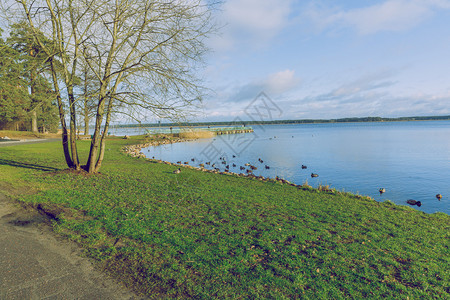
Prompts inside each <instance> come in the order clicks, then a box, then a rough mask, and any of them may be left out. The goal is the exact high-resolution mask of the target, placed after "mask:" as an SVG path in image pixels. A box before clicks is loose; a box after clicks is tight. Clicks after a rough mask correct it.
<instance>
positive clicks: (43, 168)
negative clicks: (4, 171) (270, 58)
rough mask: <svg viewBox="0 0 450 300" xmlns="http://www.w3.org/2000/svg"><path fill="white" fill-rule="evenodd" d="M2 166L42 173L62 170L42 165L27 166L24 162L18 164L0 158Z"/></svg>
mask: <svg viewBox="0 0 450 300" xmlns="http://www.w3.org/2000/svg"><path fill="white" fill-rule="evenodd" d="M0 165H8V166H12V167H17V168H25V169H33V170H40V171H46V172H50V171H59V170H60V169H58V168H53V167H47V166H41V165H36V164H27V163H23V162H18V161H13V160H8V159H1V158H0Z"/></svg>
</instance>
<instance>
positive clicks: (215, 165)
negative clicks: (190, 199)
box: [153, 155, 319, 178]
mask: <svg viewBox="0 0 450 300" xmlns="http://www.w3.org/2000/svg"><path fill="white" fill-rule="evenodd" d="M233 158H236V155H233ZM153 159H154V157H153ZM195 162H196V159H195V158H191V163H195ZM258 163H260V164H261V165H262V166H261V168H264V169H265V170H269V169H270V166H269V165H267V164H264V160H262V159H261V158H258ZM177 164H179V165H189V164H190V162H189V161H184V162H183V161H177ZM220 165H223V166H224V172H230V170H231V169H232V168H238V167H239V170H240V171H243V172H245V173H246V174H248V175H253V171H255V170H258V166H256V165H255V164H250V163H246V164H244V165H243V166H238V165H236V163H229V162H228V161H227V159H226V157H219V162H216V163H211V162H210V161H207V162H205V163H199V164H198V166H199V167H200V168H208V167H210V168H212V169H213V170H215V171H217V172H220V168H219V166H220ZM301 168H302V170H305V169H307V168H308V167H307V166H305V165H301ZM180 172H181V169H180V168H178V169H177V170H175V171H174V172H173V173H174V174H179V173H180ZM241 174H243V173H241ZM277 177H278V176H277ZM315 177H319V174H316V173H311V178H315Z"/></svg>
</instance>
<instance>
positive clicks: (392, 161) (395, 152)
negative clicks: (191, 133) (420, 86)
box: [142, 121, 450, 214]
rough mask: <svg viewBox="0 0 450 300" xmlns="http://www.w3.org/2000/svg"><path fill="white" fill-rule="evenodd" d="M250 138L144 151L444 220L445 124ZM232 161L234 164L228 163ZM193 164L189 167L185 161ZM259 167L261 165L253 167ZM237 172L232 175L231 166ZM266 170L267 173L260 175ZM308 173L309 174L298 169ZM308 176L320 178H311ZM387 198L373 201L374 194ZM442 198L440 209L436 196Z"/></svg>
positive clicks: (320, 128) (263, 131)
mask: <svg viewBox="0 0 450 300" xmlns="http://www.w3.org/2000/svg"><path fill="white" fill-rule="evenodd" d="M253 129H254V130H255V131H254V133H247V134H236V135H222V136H217V137H215V138H214V139H202V140H198V141H195V142H187V143H177V144H171V145H162V146H158V147H152V148H149V149H143V151H142V152H143V153H144V154H145V155H146V156H147V157H153V156H154V157H155V158H156V159H161V160H165V161H170V162H177V161H182V162H184V161H189V163H190V164H191V165H196V166H198V164H200V163H205V162H207V161H212V162H214V161H216V165H217V167H219V168H220V169H221V170H224V168H225V165H223V164H221V163H220V162H221V161H220V160H219V157H225V159H226V161H227V164H229V165H230V171H232V172H236V173H240V172H243V171H240V169H239V166H244V164H245V163H250V164H252V165H254V166H257V167H258V169H257V170H255V171H254V174H255V175H262V176H265V177H272V178H274V177H275V176H279V177H282V178H284V179H287V180H289V181H291V182H294V183H297V184H302V183H304V182H305V181H307V182H308V183H309V184H310V185H312V186H314V187H317V186H318V185H319V184H321V185H329V186H330V187H332V188H336V189H338V190H341V191H347V192H353V193H357V194H360V195H367V196H371V197H373V198H374V199H375V200H377V201H384V200H386V199H389V200H391V201H393V202H395V203H397V204H401V205H408V204H406V200H408V199H414V200H418V201H421V202H422V206H421V207H417V206H413V207H414V208H416V209H418V210H421V211H424V212H427V213H434V212H437V211H440V212H445V213H447V214H449V213H450V121H418V122H381V123H342V124H331V123H330V124H298V125H264V126H253ZM233 155H234V156H235V157H233ZM192 158H194V160H195V162H192V161H191V159H192ZM259 158H260V159H261V160H263V161H264V163H261V162H259V161H258V159H259ZM233 163H234V164H236V166H237V167H236V168H233V166H232V164H233ZM265 165H267V166H269V167H270V169H266V168H265ZM302 165H306V166H307V169H302V168H301V166H302ZM311 173H316V174H318V175H319V177H316V178H311ZM382 187H383V188H385V189H386V192H385V193H384V194H382V195H380V194H379V192H378V191H379V189H380V188H382ZM438 193H439V194H442V195H443V198H442V200H441V201H438V200H437V199H436V194H438Z"/></svg>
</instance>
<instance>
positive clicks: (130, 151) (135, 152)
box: [122, 137, 448, 215]
mask: <svg viewBox="0 0 450 300" xmlns="http://www.w3.org/2000/svg"><path fill="white" fill-rule="evenodd" d="M199 139H200V138H194V139H186V138H177V137H172V138H170V137H169V138H167V137H164V138H163V140H158V141H152V142H148V143H144V144H136V145H129V146H125V147H123V148H122V151H123V152H124V153H125V154H126V155H129V156H131V157H134V158H139V159H141V158H142V159H145V160H147V161H150V162H154V163H160V164H166V165H170V166H174V167H178V168H180V167H183V168H186V169H191V170H197V171H200V172H207V173H214V174H219V175H226V176H234V177H240V178H250V179H254V180H258V181H262V182H273V183H279V184H281V185H289V186H292V187H296V188H297V189H299V190H309V191H313V190H317V191H322V192H327V193H329V194H332V195H342V194H346V195H351V196H353V197H355V198H357V199H364V200H371V201H374V202H377V203H383V202H391V203H393V204H395V205H398V206H405V207H410V205H406V204H397V203H395V202H393V201H392V200H390V199H385V200H383V201H377V200H375V198H373V197H371V196H368V195H359V194H356V193H353V192H346V191H344V190H342V191H340V190H338V189H336V188H331V187H330V186H329V185H322V184H319V185H318V186H317V187H312V186H311V185H309V184H308V181H306V182H304V183H302V184H297V183H293V182H290V181H289V180H286V179H284V178H281V177H279V176H276V177H275V178H272V177H264V176H261V175H259V176H257V175H254V174H253V173H252V172H250V173H247V174H246V173H236V172H230V171H220V170H219V169H207V168H205V167H196V166H191V165H189V164H184V163H172V162H169V161H164V160H160V159H154V158H150V157H147V156H146V155H145V154H144V153H143V152H141V150H142V148H148V147H156V146H160V145H167V144H174V143H182V142H194V141H197V140H199ZM417 211H419V212H422V213H425V214H427V215H432V214H435V213H444V214H446V215H448V214H447V213H445V212H442V211H440V212H439V211H436V212H433V213H427V212H424V211H420V210H417Z"/></svg>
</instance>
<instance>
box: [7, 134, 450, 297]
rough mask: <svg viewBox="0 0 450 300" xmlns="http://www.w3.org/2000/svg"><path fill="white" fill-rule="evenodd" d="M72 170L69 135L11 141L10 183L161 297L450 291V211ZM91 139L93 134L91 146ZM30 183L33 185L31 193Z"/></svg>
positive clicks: (207, 179)
mask: <svg viewBox="0 0 450 300" xmlns="http://www.w3.org/2000/svg"><path fill="white" fill-rule="evenodd" d="M137 143H143V141H142V140H139V139H138V138H134V137H132V139H130V140H122V139H112V140H110V141H109V142H108V145H107V151H106V159H105V162H104V164H103V167H102V169H101V174H98V175H94V176H86V175H83V174H75V173H73V172H68V171H64V168H65V165H64V160H63V155H62V152H61V146H60V145H59V143H48V144H36V145H24V146H14V147H4V148H0V188H1V189H2V190H3V191H4V192H6V193H8V194H10V195H11V196H13V197H16V198H19V199H20V201H22V202H24V203H28V204H30V205H34V207H39V208H40V209H41V210H43V211H46V212H47V213H48V214H49V215H52V216H53V217H54V218H55V220H54V222H53V225H54V228H55V230H56V231H58V232H59V233H61V234H63V235H65V236H67V237H68V238H70V239H72V240H75V241H77V242H79V243H80V245H81V246H82V247H83V248H84V249H85V253H86V255H88V256H90V257H92V258H94V259H96V260H97V261H98V263H99V266H101V267H103V268H104V269H105V270H106V271H107V272H109V273H111V274H114V275H115V276H117V277H119V278H121V280H122V281H123V282H125V283H126V284H128V285H130V286H133V287H134V288H136V289H137V290H138V291H139V292H141V293H143V294H146V295H149V296H150V297H155V298H156V297H167V296H171V297H196V298H205V299H208V298H211V297H220V298H277V299H282V298H305V299H308V298H310V299H334V298H335V299H339V298H355V299H361V298H362V297H368V298H373V299H376V298H380V297H388V298H400V299H406V298H407V297H409V299H424V298H427V299H429V298H448V297H449V293H450V287H449V282H450V270H449V267H448V266H449V265H450V259H449V257H450V251H449V232H450V230H449V229H450V217H449V216H448V215H446V214H442V213H437V214H432V215H427V214H424V213H422V212H419V211H416V210H414V209H412V208H409V207H406V206H397V205H394V204H392V203H390V202H386V203H378V202H375V201H373V200H370V199H368V198H365V197H358V196H354V195H350V194H344V193H339V192H333V191H318V190H314V189H298V188H296V187H293V186H288V185H281V184H279V183H274V182H260V181H258V180H255V179H249V178H237V177H234V176H227V175H218V174H211V173H203V172H199V171H196V170H190V169H182V172H181V173H180V174H173V173H172V171H173V170H175V169H176V167H175V166H170V165H165V164H158V163H155V162H151V161H146V160H143V159H135V158H130V157H127V156H125V155H123V154H122V153H121V152H120V149H121V148H122V147H123V146H125V145H126V144H137ZM88 147H89V142H88V141H81V142H80V148H81V150H82V153H83V155H86V151H87V150H88ZM23 192H25V193H23Z"/></svg>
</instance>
